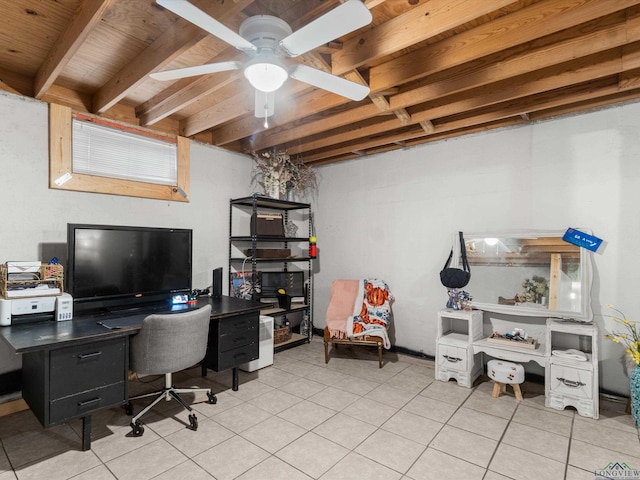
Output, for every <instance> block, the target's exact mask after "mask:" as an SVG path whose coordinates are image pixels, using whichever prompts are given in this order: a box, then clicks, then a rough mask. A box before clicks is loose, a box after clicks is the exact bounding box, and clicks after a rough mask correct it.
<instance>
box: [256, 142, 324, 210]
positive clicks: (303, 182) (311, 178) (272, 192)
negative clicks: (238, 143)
mask: <svg viewBox="0 0 640 480" xmlns="http://www.w3.org/2000/svg"><path fill="white" fill-rule="evenodd" d="M253 159H254V160H255V166H254V168H253V171H252V177H251V185H252V186H256V185H259V186H260V187H262V188H263V191H264V193H265V195H267V196H269V197H272V198H279V199H287V200H293V195H294V194H297V195H298V196H300V195H302V194H304V193H305V192H307V191H311V192H314V191H315V190H316V189H317V187H318V180H317V177H316V171H315V170H314V169H313V168H311V167H309V166H307V165H305V164H304V163H303V162H302V160H300V159H298V161H297V162H294V161H293V160H292V159H291V157H290V156H289V155H288V154H287V152H277V151H275V150H273V151H267V152H262V153H260V154H256V153H254V154H253Z"/></svg>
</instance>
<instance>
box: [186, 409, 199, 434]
mask: <svg viewBox="0 0 640 480" xmlns="http://www.w3.org/2000/svg"><path fill="white" fill-rule="evenodd" d="M187 428H189V429H190V430H193V431H194V432H195V431H196V430H198V418H197V417H196V414H195V413H192V414H191V415H189V426H188V427H187Z"/></svg>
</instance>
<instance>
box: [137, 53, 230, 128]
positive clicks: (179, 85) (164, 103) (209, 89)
mask: <svg viewBox="0 0 640 480" xmlns="http://www.w3.org/2000/svg"><path fill="white" fill-rule="evenodd" d="M238 53H239V52H238V51H237V50H236V49H235V48H229V49H227V50H226V51H225V53H223V54H222V55H220V56H218V57H214V58H212V59H211V60H210V62H226V61H229V60H234V59H236V58H238ZM242 75H243V73H242V72H241V71H231V72H220V73H218V74H216V75H203V76H200V77H197V78H195V79H193V78H183V79H182V80H178V81H177V82H176V83H174V84H172V85H171V86H170V87H169V88H167V89H165V90H163V91H162V92H161V93H160V94H158V95H156V96H155V97H153V98H151V99H150V100H148V101H146V102H144V103H143V104H141V105H138V107H137V108H136V114H137V115H138V118H140V123H141V124H142V125H153V124H154V123H156V122H158V121H160V120H162V119H163V118H166V117H168V116H169V115H171V114H172V113H175V112H177V111H179V110H181V109H183V108H185V107H187V106H189V105H191V104H192V103H195V102H198V101H199V100H201V99H202V98H204V97H206V96H207V95H210V94H211V93H213V92H215V91H216V90H220V89H221V88H223V87H225V86H227V85H229V84H230V83H233V82H235V81H237V80H239V79H240V78H242Z"/></svg>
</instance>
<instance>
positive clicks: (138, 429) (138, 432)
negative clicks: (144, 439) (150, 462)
mask: <svg viewBox="0 0 640 480" xmlns="http://www.w3.org/2000/svg"><path fill="white" fill-rule="evenodd" d="M130 426H131V430H132V433H133V436H134V437H141V436H142V434H143V433H144V427H143V426H142V424H141V423H140V422H138V421H136V422H135V423H131V424H130Z"/></svg>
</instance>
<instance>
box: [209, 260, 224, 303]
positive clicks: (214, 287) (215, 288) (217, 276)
mask: <svg viewBox="0 0 640 480" xmlns="http://www.w3.org/2000/svg"><path fill="white" fill-rule="evenodd" d="M211 296H212V297H213V298H220V297H222V267H218V268H214V269H213V280H212V283H211Z"/></svg>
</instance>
